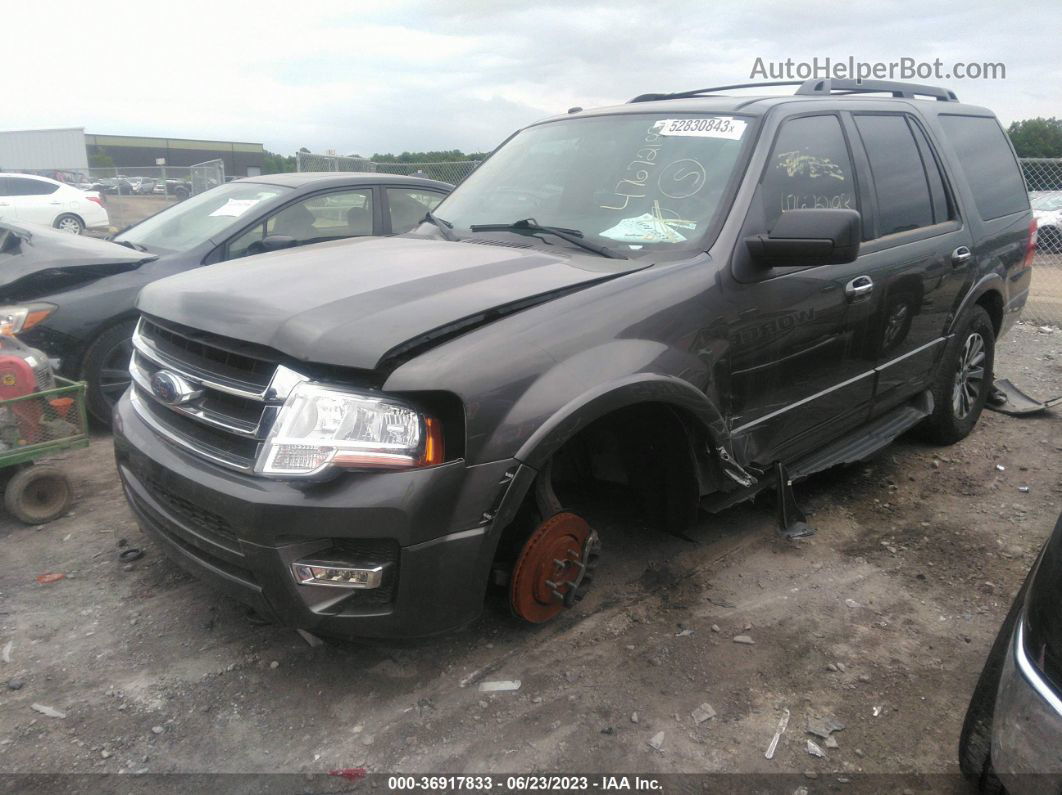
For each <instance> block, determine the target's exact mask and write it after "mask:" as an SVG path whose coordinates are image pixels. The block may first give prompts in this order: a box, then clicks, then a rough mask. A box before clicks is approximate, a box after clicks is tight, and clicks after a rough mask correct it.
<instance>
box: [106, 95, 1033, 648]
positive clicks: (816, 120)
mask: <svg viewBox="0 0 1062 795" xmlns="http://www.w3.org/2000/svg"><path fill="white" fill-rule="evenodd" d="M731 88H738V87H727V89H731ZM1034 248H1035V224H1034V222H1033V218H1032V213H1031V211H1030V208H1029V201H1028V198H1027V194H1026V191H1025V186H1024V184H1023V181H1022V177H1021V174H1020V172H1019V169H1018V164H1017V161H1016V159H1015V156H1014V152H1013V151H1012V149H1011V147H1010V145H1009V143H1008V141H1007V138H1006V136H1005V135H1004V133H1003V130H1002V129H1001V127H1000V125H999V123H998V121H997V120H996V118H995V116H993V114H992V113H991V112H990V111H988V110H985V109H984V108H979V107H974V106H971V105H965V104H960V103H959V102H958V101H957V100H956V98H955V96H954V94H952V93H951V92H950V91H946V90H943V89H939V88H934V87H929V86H916V85H910V84H903V83H874V82H863V83H855V82H848V81H836V80H835V81H832V82H831V81H828V80H819V81H809V82H807V83H804V84H800V87H799V89H798V90H797V91H796V93H795V94H794V95H788V96H747V95H740V94H733V93H727V90H724V89H704V90H699V91H689V92H683V93H676V94H655V95H645V96H640V97H637V98H635V99H634V100H632V101H631V102H629V103H627V104H625V105H622V106H618V107H608V108H600V109H595V110H586V111H584V110H581V109H573V110H572V111H571V112H569V113H568V114H565V115H563V116H560V117H556V118H551V119H546V120H545V121H542V122H539V123H536V124H533V125H531V126H529V127H527V128H525V129H523V130H520V131H518V132H516V133H515V134H513V135H512V136H511V137H510V138H509V139H508V140H507V141H505V142H504V143H503V144H502V145H501V146H500V147H499V148H498V149H497V150H496V151H495V152H494V153H493V154H492V155H491V157H490V158H489V159H487V160H486V161H485V162H484V163H483V164H482V165H481V166H480V167H479V168H478V169H477V170H476V171H475V172H473V173H472V174H471V175H470V176H469V177H468V178H467V179H466V180H465V181H464V182H463V183H462V184H461V185H460V186H458V188H457V189H456V190H455V191H454V192H453V193H452V194H450V196H448V197H447V198H446V199H444V200H443V201H442V203H441V204H439V205H438V207H437V208H435V209H434V210H433V211H431V212H428V213H426V214H425V215H424V217H423V223H421V224H420V225H419V226H417V227H416V228H415V229H413V230H412V231H411V232H409V233H407V234H405V235H400V236H398V237H393V238H388V239H381V238H364V239H358V240H347V241H341V242H335V243H324V244H321V245H317V246H313V247H309V248H305V249H294V250H289V251H279V252H274V253H269V254H265V255H263V256H262V257H260V258H259V260H258V264H257V265H256V267H255V268H254V271H253V278H252V279H248V278H247V274H248V271H247V269H246V268H245V267H244V266H243V265H242V264H240V263H234V264H227V263H223V264H219V265H217V266H214V267H211V268H209V269H201V270H195V271H190V272H188V273H185V274H181V275H177V276H174V277H171V278H168V279H164V280H161V281H158V282H155V283H152V284H150V285H148V286H147V287H145V289H144V290H143V292H142V293H141V296H140V299H139V304H138V307H139V309H140V311H141V313H142V317H141V320H140V322H139V326H138V328H137V331H136V333H135V335H134V339H133V345H134V355H133V360H132V364H131V373H132V380H133V384H132V387H131V388H130V389H129V391H128V392H127V393H126V394H125V396H124V397H123V398H122V399H121V400H120V401H119V403H118V405H117V407H116V412H115V423H114V427H115V447H116V453H117V464H118V469H119V472H120V475H121V479H122V483H123V485H124V488H125V493H126V496H127V498H128V500H129V503H130V505H131V506H132V508H133V510H134V512H135V513H136V515H137V517H138V518H139V520H140V522H141V524H142V526H143V528H144V529H145V531H147V532H148V533H149V534H150V535H151V536H152V537H154V538H155V539H156V540H157V542H158V544H159V545H160V546H161V547H162V548H163V549H165V550H166V551H167V552H168V553H169V554H170V555H171V556H172V557H173V558H174V559H175V560H176V561H178V562H179V563H181V564H182V565H184V566H185V567H187V568H188V569H190V570H191V571H193V572H195V573H197V574H198V575H200V576H202V577H203V578H205V579H207V580H209V581H211V582H212V583H213V584H214V585H216V586H217V587H219V588H222V589H225V590H226V591H228V592H229V593H231V594H233V595H234V596H236V597H237V598H239V599H242V600H244V601H246V602H248V603H250V604H251V605H253V606H254V607H255V609H257V610H258V611H259V612H260V613H262V614H263V615H266V616H268V617H270V618H272V619H274V620H276V621H278V622H281V623H284V624H287V625H293V626H297V627H300V628H304V629H307V630H311V631H315V632H318V633H320V634H323V635H333V636H418V635H430V634H435V633H440V632H445V631H449V630H453V629H454V628H457V627H460V626H462V625H463V624H466V623H467V622H469V621H471V620H473V619H474V618H475V617H476V616H477V615H478V614H479V613H480V611H481V610H482V607H483V603H484V595H485V593H486V591H487V589H488V587H495V588H498V589H504V593H505V594H506V598H507V599H508V602H509V605H510V606H511V609H512V611H513V612H514V613H515V614H516V615H518V616H520V617H521V618H523V619H525V620H527V621H529V622H534V623H538V622H543V621H546V620H548V619H550V618H551V617H553V616H555V615H557V614H558V613H559V612H561V611H562V610H564V609H565V608H566V607H570V606H571V605H572V604H573V603H574V602H575V601H577V600H578V599H579V598H580V596H581V595H582V594H583V593H584V591H585V589H586V588H587V586H588V585H589V583H590V580H591V577H592V574H593V569H594V566H595V564H596V563H597V561H598V558H599V556H600V555H602V554H607V551H608V544H609V539H608V537H607V534H604V533H602V534H601V535H600V536H599V533H598V532H597V530H595V528H594V525H595V515H594V513H593V511H592V507H591V506H590V505H589V504H588V503H587V502H586V500H585V499H584V495H585V494H586V493H587V491H588V489H587V486H588V485H591V484H593V483H596V482H604V483H610V484H614V485H617V486H618V487H619V488H621V489H622V491H623V493H625V494H629V495H632V497H633V499H634V501H635V503H636V504H637V506H638V507H640V509H641V510H643V511H644V513H645V515H646V517H647V520H648V522H650V523H651V524H652V525H654V526H657V527H661V528H666V529H670V530H677V529H680V528H682V527H683V526H684V525H687V524H689V523H691V522H693V521H695V520H696V518H697V516H698V512H699V511H700V510H707V511H712V512H714V511H719V510H722V509H724V508H726V507H727V506H730V505H733V504H735V503H737V502H740V501H742V500H747V499H749V498H750V497H752V496H753V495H755V494H757V493H758V492H760V491H762V490H764V489H770V490H773V491H775V492H777V494H778V497H779V500H778V504H779V529H780V530H781V531H782V532H784V533H785V534H786V535H799V534H802V533H806V532H809V528H807V526H806V524H805V523H804V522H803V519H802V516H801V514H800V512H799V509H798V507H797V505H796V503H795V501H794V499H793V494H792V491H791V488H790V485H791V483H792V482H793V481H794V480H797V479H800V478H804V477H807V476H808V475H810V474H812V473H814V472H818V471H820V470H823V469H825V468H827V467H830V466H833V465H836V464H839V463H842V462H846V461H853V460H858V459H860V458H862V457H865V456H867V455H869V454H871V453H873V452H875V451H876V450H878V449H880V448H882V447H884V446H885V445H887V444H888V443H889V442H890V441H891V440H892V439H894V438H895V437H896V436H897V435H898V434H900V433H903V432H904V431H906V430H908V429H911V428H914V427H915V426H918V427H919V428H920V430H921V432H923V433H924V434H925V435H926V436H928V437H929V438H931V439H934V440H936V441H937V442H939V443H942V444H949V443H953V442H956V441H958V440H959V439H962V438H963V437H964V436H966V435H967V434H968V433H969V432H970V431H971V429H972V428H973V427H974V424H975V423H976V422H977V419H978V416H979V415H980V413H981V410H982V408H983V406H984V404H985V400H986V398H987V396H988V392H989V388H990V386H991V383H992V360H993V351H994V346H995V341H996V339H997V338H998V337H999V336H1000V335H1001V334H1003V333H1005V332H1006V331H1007V329H1008V328H1010V326H1011V325H1012V324H1013V323H1014V322H1015V320H1016V319H1017V317H1018V313H1019V312H1020V311H1021V308H1022V306H1023V304H1024V303H1025V298H1026V295H1027V293H1028V290H1029V284H1030V280H1031V271H1030V264H1031V261H1032V255H1033V253H1034Z"/></svg>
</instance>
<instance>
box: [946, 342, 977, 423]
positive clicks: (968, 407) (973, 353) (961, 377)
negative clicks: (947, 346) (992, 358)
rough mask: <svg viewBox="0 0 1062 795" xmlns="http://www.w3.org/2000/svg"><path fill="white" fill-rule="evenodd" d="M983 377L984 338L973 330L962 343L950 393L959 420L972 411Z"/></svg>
mask: <svg viewBox="0 0 1062 795" xmlns="http://www.w3.org/2000/svg"><path fill="white" fill-rule="evenodd" d="M984 379H985V339H984V337H982V336H981V335H980V334H979V333H978V332H976V331H975V332H973V333H972V334H970V336H969V337H967V338H966V342H965V343H963V346H962V353H961V354H960V356H959V367H958V369H957V370H956V372H955V386H954V388H953V389H952V394H951V405H952V409H953V410H954V412H955V416H956V417H957V418H959V419H960V420H961V419H965V418H966V417H967V416H968V415H969V414H970V412H971V411H973V407H974V404H976V403H977V399H978V397H980V395H981V391H982V389H983V388H984Z"/></svg>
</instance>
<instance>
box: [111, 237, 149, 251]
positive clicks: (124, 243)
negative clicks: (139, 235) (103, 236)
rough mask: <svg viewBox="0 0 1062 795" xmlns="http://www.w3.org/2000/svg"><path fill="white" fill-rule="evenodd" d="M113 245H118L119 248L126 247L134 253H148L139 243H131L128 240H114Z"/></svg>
mask: <svg viewBox="0 0 1062 795" xmlns="http://www.w3.org/2000/svg"><path fill="white" fill-rule="evenodd" d="M111 242H112V243H117V244H118V245H119V246H125V247H126V248H131V249H133V251H141V252H144V253H147V249H146V248H144V247H143V246H141V245H140V244H139V243H131V242H129V241H128V240H112V241H111Z"/></svg>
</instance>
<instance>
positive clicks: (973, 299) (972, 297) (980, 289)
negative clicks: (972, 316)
mask: <svg viewBox="0 0 1062 795" xmlns="http://www.w3.org/2000/svg"><path fill="white" fill-rule="evenodd" d="M1005 292H1006V283H1005V282H1004V281H1003V277H1002V276H1000V275H999V274H998V273H995V272H992V273H989V274H986V275H985V276H983V277H982V278H981V279H980V280H979V281H978V282H977V283H976V284H975V285H974V286H973V287H972V288H970V291H969V292H967V293H966V295H965V297H964V298H963V299H962V302H961V303H960V304H959V307H958V309H956V310H955V314H954V315H953V316H952V318H951V323H950V324H949V326H948V333H949V334H951V333H953V332H954V331H955V328H956V327H957V326H958V324H959V323H960V322H961V320H962V317H963V315H964V313H965V312H966V311H967V310H968V309H969V308H970V307H971V306H981V307H983V308H984V310H985V311H986V312H988V316H989V317H990V318H991V319H992V328H993V329H994V331H995V334H996V336H997V337H998V336H999V333H1000V330H1001V329H1002V328H1003V315H1004V307H1005V306H1006V299H1005V298H1004V294H1005Z"/></svg>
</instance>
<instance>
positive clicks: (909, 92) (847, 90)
mask: <svg viewBox="0 0 1062 795" xmlns="http://www.w3.org/2000/svg"><path fill="white" fill-rule="evenodd" d="M834 91H840V92H841V93H843V94H892V95H893V96H894V97H897V98H902V99H915V98H916V97H933V98H934V99H936V100H937V101H938V102H958V101H959V98H958V97H957V96H955V92H954V91H951V90H950V89H947V88H940V87H938V86H923V85H919V84H918V83H897V82H894V81H892V80H836V79H833V78H826V79H824V80H805V81H804V84H803V85H801V86H800V88H798V89H797V92H796V93H797V96H822V95H824V94H825V95H829V94H832V93H833V92H834Z"/></svg>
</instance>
